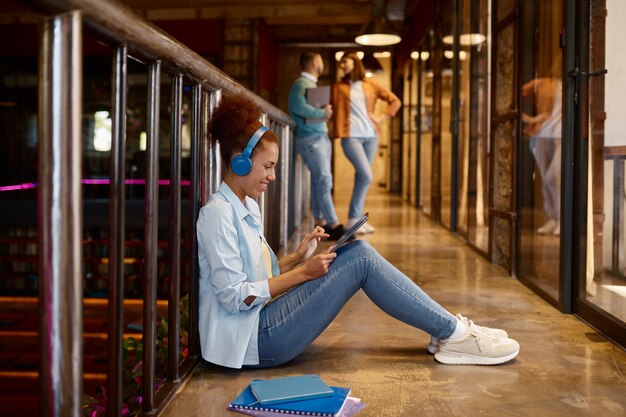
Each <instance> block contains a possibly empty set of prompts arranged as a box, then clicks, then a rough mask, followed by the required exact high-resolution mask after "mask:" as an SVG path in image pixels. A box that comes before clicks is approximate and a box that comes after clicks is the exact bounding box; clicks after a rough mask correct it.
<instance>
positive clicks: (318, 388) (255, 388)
mask: <svg viewBox="0 0 626 417" xmlns="http://www.w3.org/2000/svg"><path fill="white" fill-rule="evenodd" d="M250 390H251V391H252V393H253V394H254V396H255V397H256V399H257V400H258V401H259V404H261V405H271V404H280V403H284V402H290V401H302V400H309V399H313V398H321V397H330V396H332V395H333V390H332V388H330V387H329V386H328V385H326V383H325V382H324V381H322V379H321V378H320V377H319V376H318V375H299V376H288V377H283V378H274V379H265V380H264V379H259V380H255V381H252V382H251V383H250Z"/></svg>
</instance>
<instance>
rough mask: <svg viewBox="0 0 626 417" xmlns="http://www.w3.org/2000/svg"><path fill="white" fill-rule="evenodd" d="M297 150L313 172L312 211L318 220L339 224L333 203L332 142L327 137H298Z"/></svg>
mask: <svg viewBox="0 0 626 417" xmlns="http://www.w3.org/2000/svg"><path fill="white" fill-rule="evenodd" d="M296 149H297V150H298V152H299V153H300V156H302V160H303V161H304V164H305V165H306V166H307V168H308V169H309V171H311V209H312V210H313V216H314V217H315V218H316V219H325V220H326V222H327V223H328V224H334V223H339V218H338V217H337V213H336V212H335V205H334V203H333V196H332V189H333V175H332V173H331V171H330V159H331V152H332V142H331V141H330V139H328V136H327V135H316V136H308V137H301V136H296Z"/></svg>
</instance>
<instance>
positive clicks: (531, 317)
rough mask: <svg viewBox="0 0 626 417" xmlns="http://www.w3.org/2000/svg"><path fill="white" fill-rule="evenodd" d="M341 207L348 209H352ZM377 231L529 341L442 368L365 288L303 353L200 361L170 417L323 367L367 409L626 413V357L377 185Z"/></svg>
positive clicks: (405, 267)
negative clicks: (269, 359) (492, 361)
mask: <svg viewBox="0 0 626 417" xmlns="http://www.w3.org/2000/svg"><path fill="white" fill-rule="evenodd" d="M345 205H346V204H338V210H339V212H340V214H343V215H345V210H343V211H342V206H345ZM366 208H367V210H369V212H370V216H371V223H372V225H374V226H375V227H376V233H375V234H373V235H368V236H367V237H366V239H367V240H368V241H370V242H371V243H372V245H373V246H374V247H376V248H377V249H378V250H379V251H380V252H381V253H382V254H383V255H384V256H385V257H386V258H387V259H388V260H390V261H391V262H392V263H394V264H395V265H396V266H397V267H398V268H399V269H401V270H402V271H403V272H405V273H406V274H407V275H408V276H409V277H411V278H412V279H413V280H414V281H415V282H417V283H418V284H419V285H420V286H422V288H423V289H424V290H425V291H426V292H428V293H429V294H430V295H431V296H432V297H433V298H435V299H436V300H437V301H439V302H440V303H441V304H442V305H444V306H445V307H446V308H447V309H448V310H450V311H451V312H452V313H454V314H456V313H459V312H460V313H462V314H464V315H466V316H468V317H470V318H471V319H473V320H474V321H476V322H477V323H479V324H484V325H487V326H492V327H501V328H504V329H506V330H507V331H508V332H509V334H510V335H511V337H513V338H515V339H517V340H518V341H519V342H520V345H521V352H520V354H519V356H518V357H517V358H516V359H515V360H513V361H511V362H510V363H507V364H505V365H501V366H493V367H481V366H448V365H442V364H438V363H436V362H435V361H434V359H433V357H432V356H431V355H430V354H428V352H427V351H426V345H427V343H428V341H429V336H428V335H426V334H425V333H423V332H421V331H418V330H415V329H413V328H410V327H408V326H406V325H404V324H402V323H400V322H397V321H395V320H394V319H391V318H389V317H387V316H386V315H385V314H384V313H383V312H382V311H380V310H379V309H378V308H377V307H375V306H374V305H373V304H372V303H371V302H370V301H369V300H368V299H367V297H366V296H365V295H364V294H363V293H362V292H360V293H358V294H357V295H356V296H355V297H354V298H353V299H352V300H350V302H349V303H348V304H347V305H346V307H345V308H344V310H343V311H342V312H341V313H340V315H339V317H338V318H337V319H336V320H335V322H333V323H332V324H331V325H330V327H329V328H328V329H327V330H326V331H325V332H324V333H323V334H322V335H321V336H320V337H319V338H318V339H317V340H316V341H315V342H314V343H313V344H312V345H311V346H310V347H309V349H307V350H306V351H305V352H304V353H303V354H302V355H301V356H300V357H298V358H297V359H296V360H294V361H292V362H291V363H288V364H286V365H283V366H281V367H278V368H274V369H266V370H244V371H241V370H231V369H224V368H221V367H218V366H214V365H211V364H207V363H202V364H200V365H199V366H198V367H197V368H196V370H195V371H194V373H193V375H192V377H191V378H190V379H189V380H188V382H186V383H185V385H184V386H183V387H182V388H181V389H180V390H179V392H178V393H177V394H176V395H175V397H174V399H173V400H172V401H171V403H170V404H169V405H168V407H167V408H166V409H165V411H164V413H163V414H162V415H163V416H166V417H182V416H185V417H193V416H203V417H209V416H231V417H232V416H235V415H237V414H234V413H233V412H230V411H227V410H226V406H227V404H228V403H229V401H230V400H232V399H233V398H234V397H235V396H236V395H237V394H238V393H239V392H240V391H241V390H242V389H243V388H244V387H245V386H246V384H247V383H248V382H249V381H250V380H251V379H253V378H273V377H279V376H289V375H299V374H307V373H316V374H319V375H321V377H322V378H323V379H324V380H325V381H326V382H327V383H329V384H331V385H337V386H346V387H351V388H352V395H354V396H356V397H359V398H361V399H362V400H363V401H364V402H365V403H366V404H367V407H366V408H365V409H364V410H363V411H362V412H361V413H359V414H358V415H359V416H363V417H367V416H371V417H374V416H407V417H408V416H437V417H442V416H478V415H480V416H532V417H547V416H595V417H601V416H602V417H604V416H623V415H625V414H626V375H625V374H626V353H625V352H624V351H623V350H622V349H620V348H619V347H617V346H615V345H614V344H612V343H610V342H609V341H607V340H606V339H605V338H604V337H603V336H602V335H600V334H598V333H597V332H595V331H594V330H593V329H592V328H590V327H589V326H587V325H586V324H585V323H583V322H582V321H580V320H579V319H577V318H576V317H575V316H570V315H564V314H561V313H560V312H559V311H557V310H556V309H555V308H554V307H552V306H550V305H549V304H547V303H546V302H545V301H543V300H542V299H541V298H539V297H538V296H536V295H535V294H534V293H533V292H531V291H530V290H529V289H528V288H526V287H525V286H524V285H522V284H521V283H520V282H518V281H517V280H516V279H514V278H511V277H509V276H508V275H507V273H506V272H505V271H504V270H502V269H500V268H499V267H497V266H495V265H492V264H490V263H489V262H487V261H486V260H485V259H484V258H482V257H481V256H479V255H477V254H476V253H475V252H474V251H472V250H471V249H470V248H468V246H466V245H465V243H464V242H462V241H461V240H459V239H458V238H456V237H455V236H453V235H451V234H450V233H449V232H447V231H446V230H445V229H443V228H441V227H439V226H437V225H435V224H434V223H432V222H431V221H430V220H429V219H428V218H427V217H425V216H423V215H422V214H420V213H419V212H418V211H417V210H415V209H414V208H412V207H410V206H408V205H406V204H405V203H403V202H402V201H401V200H400V199H399V198H397V197H392V196H389V195H387V194H376V193H373V194H372V193H370V195H369V196H368V201H367V207H366Z"/></svg>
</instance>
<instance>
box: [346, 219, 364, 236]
mask: <svg viewBox="0 0 626 417" xmlns="http://www.w3.org/2000/svg"><path fill="white" fill-rule="evenodd" d="M357 220H358V219H348V224H347V226H346V230H347V229H349V228H351V227H352V226H354V224H355V223H356V221H357ZM366 225H367V223H364V224H363V226H361V227H359V230H357V231H356V232H355V234H357V235H364V234H365V233H367V231H366V229H365V226H366Z"/></svg>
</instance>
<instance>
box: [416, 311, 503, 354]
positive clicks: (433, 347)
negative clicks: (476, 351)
mask: <svg viewBox="0 0 626 417" xmlns="http://www.w3.org/2000/svg"><path fill="white" fill-rule="evenodd" d="M456 318H457V319H459V321H461V322H463V324H465V325H466V326H467V328H468V329H469V328H470V327H472V328H475V329H476V330H477V331H479V332H483V333H487V334H488V335H492V336H496V337H509V334H508V333H507V332H506V331H505V330H502V329H493V328H491V327H483V326H479V325H477V324H474V322H473V321H472V320H470V319H468V318H467V317H463V316H462V315H460V314H457V315H456ZM440 342H441V339H439V338H438V337H434V336H431V337H430V343H429V344H428V346H426V350H428V353H430V354H433V355H434V354H435V353H437V350H438V349H439V343H440Z"/></svg>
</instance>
